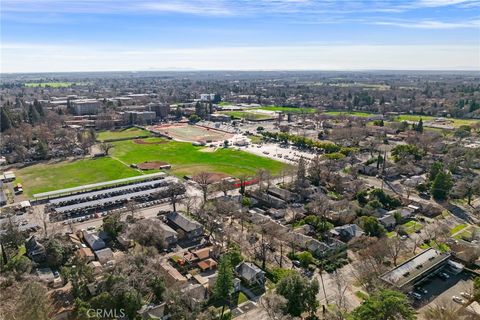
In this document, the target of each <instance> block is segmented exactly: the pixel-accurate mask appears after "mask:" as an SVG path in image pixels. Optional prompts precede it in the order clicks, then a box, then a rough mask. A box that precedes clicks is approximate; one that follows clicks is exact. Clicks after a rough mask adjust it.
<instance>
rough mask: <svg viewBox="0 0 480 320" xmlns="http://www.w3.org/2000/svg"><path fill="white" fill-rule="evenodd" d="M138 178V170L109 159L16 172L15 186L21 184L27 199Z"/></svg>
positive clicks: (66, 163)
mask: <svg viewBox="0 0 480 320" xmlns="http://www.w3.org/2000/svg"><path fill="white" fill-rule="evenodd" d="M139 174H140V172H138V171H137V170H134V169H131V168H129V167H127V166H125V165H124V164H122V163H121V162H119V161H117V160H115V159H112V158H109V157H105V158H97V159H87V160H77V161H62V162H58V163H49V164H37V165H33V166H30V167H26V168H23V169H20V170H18V171H16V175H17V180H18V182H20V183H22V185H23V188H24V190H25V193H26V194H27V195H29V196H33V194H35V193H39V192H46V191H51V190H58V189H64V188H70V187H76V186H80V185H84V184H90V183H96V182H102V181H108V180H115V179H122V178H128V177H133V176H136V175H139Z"/></svg>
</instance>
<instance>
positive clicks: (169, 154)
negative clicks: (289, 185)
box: [16, 138, 285, 196]
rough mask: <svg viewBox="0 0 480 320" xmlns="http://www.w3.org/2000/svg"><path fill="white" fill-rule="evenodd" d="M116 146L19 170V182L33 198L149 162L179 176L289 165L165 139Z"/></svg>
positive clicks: (132, 172)
mask: <svg viewBox="0 0 480 320" xmlns="http://www.w3.org/2000/svg"><path fill="white" fill-rule="evenodd" d="M113 145H114V148H113V149H112V150H111V151H110V154H111V156H109V157H105V158H98V159H91V160H90V159H88V160H77V161H62V162H58V163H49V164H37V165H33V166H30V167H26V168H23V169H20V170H17V171H16V175H17V177H18V182H20V183H22V184H23V186H24V190H25V193H26V194H27V195H29V196H32V195H33V194H35V193H39V192H46V191H51V190H58V189H64V188H70V187H76V186H79V185H84V184H90V183H96V182H101V181H108V180H115V179H121V178H127V177H132V176H136V175H140V174H141V172H140V171H138V170H135V169H132V168H130V167H129V165H130V164H132V163H135V164H140V163H143V162H147V161H158V162H160V161H161V162H166V163H168V164H170V165H172V169H171V170H170V171H171V172H172V173H173V174H176V175H178V176H184V175H194V174H195V173H198V172H202V171H206V172H211V173H225V174H228V175H231V176H240V175H242V174H247V175H254V174H255V172H256V171H257V170H258V169H260V168H263V169H268V170H270V171H271V172H272V173H273V174H279V173H280V171H281V170H282V168H284V166H285V164H283V163H281V162H278V161H275V160H271V159H268V158H263V157H260V156H256V155H253V154H250V153H247V152H243V151H237V150H234V149H218V150H216V151H214V150H211V149H209V148H205V147H195V146H193V145H192V144H191V143H189V142H179V141H170V140H165V139H161V138H147V139H143V140H141V141H139V140H125V141H117V142H114V143H113ZM151 172H152V171H149V173H151Z"/></svg>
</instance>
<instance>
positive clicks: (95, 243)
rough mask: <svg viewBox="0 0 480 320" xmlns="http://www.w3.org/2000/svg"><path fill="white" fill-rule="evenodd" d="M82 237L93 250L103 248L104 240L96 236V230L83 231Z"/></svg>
mask: <svg viewBox="0 0 480 320" xmlns="http://www.w3.org/2000/svg"><path fill="white" fill-rule="evenodd" d="M83 239H84V240H85V242H86V243H87V244H88V246H89V247H90V248H91V249H92V250H93V251H96V250H100V249H103V248H105V242H104V241H103V240H102V239H101V238H100V237H99V236H98V233H97V232H88V231H84V232H83Z"/></svg>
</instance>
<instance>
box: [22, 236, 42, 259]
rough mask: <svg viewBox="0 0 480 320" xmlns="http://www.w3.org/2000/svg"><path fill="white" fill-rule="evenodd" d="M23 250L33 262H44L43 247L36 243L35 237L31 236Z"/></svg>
mask: <svg viewBox="0 0 480 320" xmlns="http://www.w3.org/2000/svg"><path fill="white" fill-rule="evenodd" d="M25 248H26V249H27V252H26V254H27V257H29V258H30V259H32V260H33V261H34V262H37V263H38V262H42V261H45V259H46V257H47V255H46V251H45V247H44V246H43V245H42V244H41V243H39V242H38V241H37V239H36V238H35V236H31V237H30V239H28V240H27V241H26V242H25Z"/></svg>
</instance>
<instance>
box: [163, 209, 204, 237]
mask: <svg viewBox="0 0 480 320" xmlns="http://www.w3.org/2000/svg"><path fill="white" fill-rule="evenodd" d="M166 219H167V224H168V225H169V226H170V227H171V228H172V229H173V230H175V231H176V232H178V235H179V238H180V239H188V240H195V239H198V238H200V237H201V236H202V235H203V226H202V224H201V223H199V222H197V221H195V220H193V219H191V218H188V217H186V216H185V215H183V214H181V213H179V212H169V213H168V214H167V216H166Z"/></svg>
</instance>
